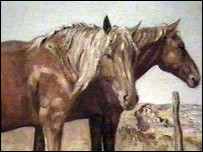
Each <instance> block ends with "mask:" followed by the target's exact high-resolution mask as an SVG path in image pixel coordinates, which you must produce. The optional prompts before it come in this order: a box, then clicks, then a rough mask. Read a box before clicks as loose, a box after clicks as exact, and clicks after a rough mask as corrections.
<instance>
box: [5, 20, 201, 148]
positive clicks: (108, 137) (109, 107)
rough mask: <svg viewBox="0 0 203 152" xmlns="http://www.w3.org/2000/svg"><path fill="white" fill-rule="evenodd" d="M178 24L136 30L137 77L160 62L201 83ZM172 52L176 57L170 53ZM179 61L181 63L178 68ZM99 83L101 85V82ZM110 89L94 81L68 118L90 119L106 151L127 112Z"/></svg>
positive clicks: (38, 139)
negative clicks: (137, 48) (123, 113)
mask: <svg viewBox="0 0 203 152" xmlns="http://www.w3.org/2000/svg"><path fill="white" fill-rule="evenodd" d="M178 24H179V20H178V21H177V22H175V23H173V24H171V25H168V26H158V27H148V28H142V29H139V30H138V31H137V32H136V34H135V35H134V36H133V39H134V42H135V43H136V44H137V46H138V47H139V50H138V51H139V52H138V54H137V60H136V67H135V69H134V71H136V73H135V75H134V76H135V79H136V80H138V79H139V78H140V77H141V76H142V75H143V74H145V73H146V72H147V71H148V70H149V69H150V68H151V67H153V66H155V65H158V66H159V67H160V68H161V69H162V70H164V71H166V72H169V73H172V74H174V75H175V76H177V77H179V78H180V79H182V80H183V81H184V82H186V83H187V84H188V86H189V87H191V88H194V87H196V86H198V84H199V81H200V75H199V72H198V69H197V67H196V65H195V63H194V61H193V60H192V59H191V57H190V56H189V54H188V53H187V51H186V49H185V47H184V43H183V41H182V40H181V37H180V36H179V32H178V31H177V27H178ZM129 30H133V29H129ZM23 43H26V42H20V41H9V42H4V43H3V45H5V46H7V47H11V46H12V45H13V46H14V48H15V49H17V48H19V46H23V45H22V44H23ZM172 44H173V45H172ZM10 49H12V48H10ZM171 53H172V54H173V56H171V55H170V54H171ZM177 62H179V66H178V68H177V67H176V66H177ZM99 83H100V85H97V84H99ZM102 85H103V87H101V86H102ZM108 89H110V86H109V83H106V81H104V80H102V81H98V82H97V83H92V84H90V86H89V87H88V88H87V89H86V90H85V91H84V92H83V93H82V94H81V95H80V96H79V98H78V99H77V100H78V103H77V104H75V106H74V108H73V109H72V110H71V114H70V116H71V117H69V118H67V121H71V120H75V119H82V118H89V124H90V133H91V140H92V150H95V151H96V150H98V151H99V150H102V145H103V149H104V150H106V151H111V150H114V144H115V133H116V129H117V126H118V121H119V118H120V114H121V113H122V111H123V110H122V108H121V106H120V105H119V104H117V97H116V96H115V95H114V94H111V93H109V92H110V91H109V90H108ZM106 90H107V91H106ZM105 91H106V92H105ZM92 94H93V95H92ZM87 99H91V100H87ZM83 100H84V101H83ZM78 111H79V112H78ZM34 149H35V150H39V151H40V150H43V149H44V139H43V134H42V130H41V128H37V127H36V132H35V146H34Z"/></svg>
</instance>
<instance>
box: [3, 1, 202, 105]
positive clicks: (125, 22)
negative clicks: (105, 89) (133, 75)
mask: <svg viewBox="0 0 203 152" xmlns="http://www.w3.org/2000/svg"><path fill="white" fill-rule="evenodd" d="M106 15H108V16H109V18H110V21H111V23H112V24H113V25H118V26H124V27H133V26H134V25H136V24H137V23H138V22H139V21H140V20H142V25H141V27H145V26H156V25H159V24H161V23H168V24H170V23H173V22H175V21H176V20H177V19H179V18H181V22H180V25H179V27H178V28H179V31H180V33H181V35H182V39H183V41H184V42H185V45H186V48H187V50H188V52H189V54H190V55H191V56H192V58H193V59H194V60H195V62H196V64H197V66H198V68H199V70H200V73H201V76H202V1H191V2H190V1H185V2H184V1H168V2H167V1H148V2H147V1H144V2H142V1H137V2H132V1H130V2H128V1H125V2H121V1H120V2H116V1H112V2H111V1H108V2H96V1H95V2H93V1H91V2H88V1H86V2H71V1H68V2H57V1H55V2H46V1H41V2H30V1H29V2H20V1H19V2H11V1H7V2H6V1H3V2H2V1H1V42H3V41H7V40H24V41H29V40H31V39H32V38H34V37H36V36H38V35H41V34H45V33H47V32H50V31H53V30H54V29H56V28H57V27H60V26H62V25H67V24H68V25H70V24H72V23H78V22H86V23H90V24H91V23H94V24H97V25H99V26H101V25H102V23H103V19H104V17H105V16H106ZM136 88H137V90H138V94H139V96H140V102H150V103H157V104H160V103H171V102H172V97H171V94H172V92H173V91H179V93H180V99H181V102H182V103H195V104H202V81H201V82H200V85H199V86H198V87H197V88H195V89H191V88H188V87H187V85H186V84H185V83H183V82H182V81H181V80H179V79H178V78H177V77H175V76H173V75H172V74H169V73H166V72H163V71H161V70H160V69H159V68H158V67H157V66H155V67H153V68H151V69H150V70H149V71H148V72H147V73H146V74H145V75H144V76H143V77H141V78H140V79H139V80H138V81H137V83H136Z"/></svg>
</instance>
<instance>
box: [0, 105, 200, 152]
mask: <svg viewBox="0 0 203 152" xmlns="http://www.w3.org/2000/svg"><path fill="white" fill-rule="evenodd" d="M140 109H142V110H140ZM140 109H139V110H138V111H136V112H135V111H131V112H124V113H123V114H122V117H121V120H120V124H119V129H118V133H117V143H116V150H120V151H126V150H132V151H140V150H143V151H155V150H159V151H171V150H173V145H174V144H173V121H172V105H170V104H167V105H152V104H144V105H141V106H140ZM180 116H181V123H182V129H183V136H184V148H185V150H187V151H188V150H192V151H201V150H202V106H200V105H182V106H181V111H180ZM33 134H34V129H33V128H21V129H17V130H14V131H11V132H7V133H3V134H1V151H31V150H32V147H33ZM62 150H66V151H80V150H81V151H89V150H90V138H89V126H88V120H76V121H73V122H69V123H66V125H65V128H64V136H63V143H62Z"/></svg>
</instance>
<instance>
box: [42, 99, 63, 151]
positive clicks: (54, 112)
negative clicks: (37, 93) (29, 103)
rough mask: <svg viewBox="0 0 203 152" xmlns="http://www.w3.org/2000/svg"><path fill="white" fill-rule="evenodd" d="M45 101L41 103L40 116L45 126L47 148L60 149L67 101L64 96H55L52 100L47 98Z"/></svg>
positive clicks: (51, 149) (50, 149) (49, 149)
mask: <svg viewBox="0 0 203 152" xmlns="http://www.w3.org/2000/svg"><path fill="white" fill-rule="evenodd" d="M44 103H46V106H44V105H45V104H44ZM44 103H43V102H42V103H41V107H40V111H39V117H40V123H41V125H42V127H43V133H44V137H45V145H46V150H48V151H60V149H61V141H62V130H63V126H64V123H65V118H66V107H65V103H64V100H63V99H62V98H54V99H53V100H51V101H47V99H45V102H44ZM43 106H44V107H43Z"/></svg>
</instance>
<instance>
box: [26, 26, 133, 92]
mask: <svg viewBox="0 0 203 152" xmlns="http://www.w3.org/2000/svg"><path fill="white" fill-rule="evenodd" d="M118 37H119V38H120V39H122V44H119V43H118V46H119V45H120V46H122V47H125V46H128V45H129V43H131V44H133V45H134V43H133V40H132V37H131V35H130V33H129V32H128V30H127V29H122V28H119V27H116V26H114V27H112V30H111V32H110V33H108V34H105V32H104V31H103V29H102V28H101V27H98V26H96V25H88V24H85V23H79V24H73V25H72V26H67V27H63V28H61V29H60V30H56V31H54V32H53V33H49V34H46V35H42V36H39V37H37V38H35V39H33V40H32V41H31V45H30V48H29V50H30V51H36V50H40V49H39V48H46V49H47V50H49V51H50V53H52V54H53V55H54V56H55V57H56V58H57V59H58V63H60V64H62V65H64V67H68V69H67V72H68V74H67V77H68V79H70V80H71V81H72V82H74V83H75V85H74V88H75V90H74V92H78V91H82V90H84V89H85V88H86V87H87V85H88V84H89V82H90V81H91V80H92V79H93V78H94V77H95V76H96V75H97V73H98V64H99V61H100V59H101V57H102V56H103V55H104V54H106V53H107V54H112V50H111V47H110V44H111V43H112V42H114V41H115V40H116V39H117V38H118ZM123 50H124V49H123ZM124 53H125V52H124ZM126 53H127V52H126Z"/></svg>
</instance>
